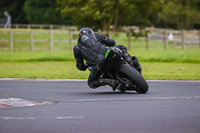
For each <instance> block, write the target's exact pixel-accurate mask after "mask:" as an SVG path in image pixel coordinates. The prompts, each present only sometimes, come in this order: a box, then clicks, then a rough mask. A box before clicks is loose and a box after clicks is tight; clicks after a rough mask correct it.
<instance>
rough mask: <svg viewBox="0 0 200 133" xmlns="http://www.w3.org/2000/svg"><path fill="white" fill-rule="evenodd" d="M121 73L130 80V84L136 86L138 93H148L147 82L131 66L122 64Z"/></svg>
mask: <svg viewBox="0 0 200 133" xmlns="http://www.w3.org/2000/svg"><path fill="white" fill-rule="evenodd" d="M119 72H120V73H121V74H123V75H124V76H126V78H128V79H129V80H130V82H131V83H132V84H133V85H135V86H136V92H137V93H142V94H143V93H146V92H147V91H148V89H149V85H148V84H147V82H146V80H145V79H144V78H143V77H142V75H141V74H140V73H139V72H138V71H137V70H136V69H135V68H133V67H132V66H130V65H129V64H122V65H121V67H120V69H119Z"/></svg>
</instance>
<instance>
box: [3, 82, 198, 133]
mask: <svg viewBox="0 0 200 133" xmlns="http://www.w3.org/2000/svg"><path fill="white" fill-rule="evenodd" d="M148 84H149V86H150V88H149V91H148V93H147V94H137V93H136V92H134V91H127V92H125V93H120V92H118V91H116V92H113V91H112V89H111V88H110V87H108V86H104V87H100V88H97V89H94V90H93V89H90V88H89V87H88V86H87V82H86V81H85V80H37V79H36V80H32V79H30V80H28V79H0V133H200V81H148Z"/></svg>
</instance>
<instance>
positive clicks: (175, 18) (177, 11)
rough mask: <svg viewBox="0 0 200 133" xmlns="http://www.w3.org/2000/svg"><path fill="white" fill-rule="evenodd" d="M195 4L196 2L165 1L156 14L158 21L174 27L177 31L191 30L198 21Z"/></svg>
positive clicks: (189, 0)
mask: <svg viewBox="0 0 200 133" xmlns="http://www.w3.org/2000/svg"><path fill="white" fill-rule="evenodd" d="M197 3H198V0H186V1H180V0H172V1H166V2H165V5H163V9H162V11H161V12H160V13H159V14H158V17H159V20H160V21H161V22H164V23H165V24H171V25H175V26H176V28H178V29H192V28H194V25H195V24H196V23H198V22H199V19H200V11H199V9H198V8H199V7H198V8H197V6H196V5H197Z"/></svg>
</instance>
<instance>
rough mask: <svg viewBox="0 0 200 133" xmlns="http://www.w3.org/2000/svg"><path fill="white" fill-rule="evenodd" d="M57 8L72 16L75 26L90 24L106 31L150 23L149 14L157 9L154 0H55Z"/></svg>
mask: <svg viewBox="0 0 200 133" xmlns="http://www.w3.org/2000/svg"><path fill="white" fill-rule="evenodd" d="M56 1H57V8H58V10H60V12H61V13H62V14H63V15H65V16H68V17H72V19H73V23H74V24H76V25H77V26H79V27H81V26H90V27H92V28H101V29H102V30H104V31H107V30H108V28H109V27H110V25H114V29H116V28H117V27H119V26H121V25H133V24H138V25H140V26H145V25H150V24H151V22H150V21H149V15H151V14H153V13H155V11H157V9H158V8H157V7H158V4H155V3H156V0H151V1H146V0H85V1H82V0H76V1H74V0H65V1H63V0H56Z"/></svg>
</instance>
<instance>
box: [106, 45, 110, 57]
mask: <svg viewBox="0 0 200 133" xmlns="http://www.w3.org/2000/svg"><path fill="white" fill-rule="evenodd" d="M106 48H107V51H106V53H105V59H106V57H107V56H108V54H109V53H110V50H111V49H108V48H110V47H108V46H107V47H106Z"/></svg>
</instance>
